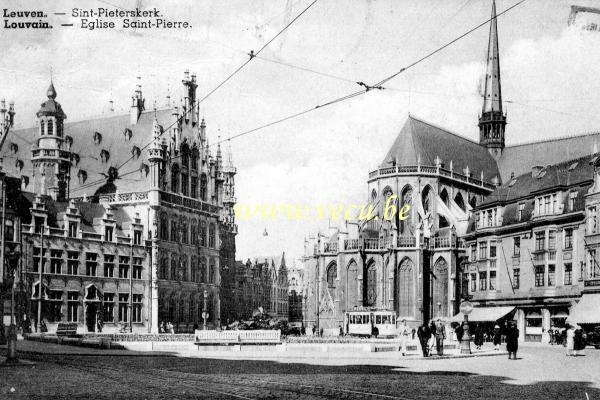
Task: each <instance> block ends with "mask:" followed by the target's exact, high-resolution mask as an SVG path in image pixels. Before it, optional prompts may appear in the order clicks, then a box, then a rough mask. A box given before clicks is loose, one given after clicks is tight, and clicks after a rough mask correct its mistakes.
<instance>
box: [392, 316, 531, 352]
mask: <svg viewBox="0 0 600 400" xmlns="http://www.w3.org/2000/svg"><path fill="white" fill-rule="evenodd" d="M403 323H404V321H403ZM454 332H455V333H456V339H457V340H458V341H461V340H462V338H463V335H464V327H463V324H459V325H458V326H456V328H455V329H454ZM503 335H504V336H505V341H506V350H507V351H508V358H509V359H513V360H516V359H517V350H518V349H519V329H518V328H517V324H516V323H515V322H511V323H509V325H508V327H507V328H506V329H505V331H504V332H502V330H501V329H500V326H499V325H496V326H495V327H494V331H493V343H494V349H495V350H500V344H501V343H502V336H503ZM417 336H418V337H419V343H420V344H421V350H422V351H423V357H429V356H430V355H431V353H432V351H433V348H434V346H435V348H436V351H437V355H438V356H443V355H444V340H445V339H446V326H445V325H444V324H443V322H442V321H441V320H440V319H438V320H437V321H435V322H434V321H431V323H430V324H429V325H428V324H427V323H423V325H421V326H419V329H417ZM473 339H474V340H473V341H474V344H475V347H476V349H478V350H481V346H483V341H484V332H483V329H482V327H481V326H480V325H479V324H476V325H475V334H474V338H473ZM402 354H403V355H404V348H403V353H402Z"/></svg>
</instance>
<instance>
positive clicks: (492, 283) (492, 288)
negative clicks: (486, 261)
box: [490, 271, 496, 290]
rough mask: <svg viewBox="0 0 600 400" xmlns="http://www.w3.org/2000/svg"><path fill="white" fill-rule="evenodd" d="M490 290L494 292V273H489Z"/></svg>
mask: <svg viewBox="0 0 600 400" xmlns="http://www.w3.org/2000/svg"><path fill="white" fill-rule="evenodd" d="M490 290H496V271H490Z"/></svg>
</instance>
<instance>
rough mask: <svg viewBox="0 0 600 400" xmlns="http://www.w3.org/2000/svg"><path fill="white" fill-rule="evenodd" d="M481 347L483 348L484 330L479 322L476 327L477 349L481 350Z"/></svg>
mask: <svg viewBox="0 0 600 400" xmlns="http://www.w3.org/2000/svg"><path fill="white" fill-rule="evenodd" d="M481 346H483V329H481V325H480V324H479V322H478V323H477V325H476V326H475V348H476V349H477V350H481Z"/></svg>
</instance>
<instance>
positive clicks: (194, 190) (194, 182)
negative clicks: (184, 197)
mask: <svg viewBox="0 0 600 400" xmlns="http://www.w3.org/2000/svg"><path fill="white" fill-rule="evenodd" d="M190 197H193V198H194V199H195V198H197V197H198V178H196V177H192V179H191V185H190Z"/></svg>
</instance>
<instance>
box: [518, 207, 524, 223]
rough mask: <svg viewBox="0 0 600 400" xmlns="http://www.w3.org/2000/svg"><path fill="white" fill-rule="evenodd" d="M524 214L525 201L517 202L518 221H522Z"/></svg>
mask: <svg viewBox="0 0 600 400" xmlns="http://www.w3.org/2000/svg"><path fill="white" fill-rule="evenodd" d="M524 216H525V203H520V204H519V221H522V220H523V217H524Z"/></svg>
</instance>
